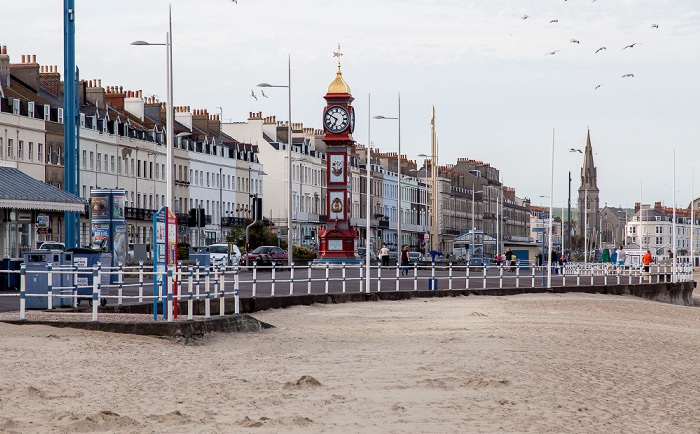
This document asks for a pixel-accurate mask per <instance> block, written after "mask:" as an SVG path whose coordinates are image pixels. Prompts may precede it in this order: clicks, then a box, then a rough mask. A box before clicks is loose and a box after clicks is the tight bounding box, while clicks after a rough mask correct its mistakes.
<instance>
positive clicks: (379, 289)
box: [326, 263, 382, 292]
mask: <svg viewBox="0 0 700 434" xmlns="http://www.w3.org/2000/svg"><path fill="white" fill-rule="evenodd" d="M326 281H328V279H326ZM377 292H382V264H381V263H379V264H377Z"/></svg>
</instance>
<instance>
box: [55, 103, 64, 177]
mask: <svg viewBox="0 0 700 434" xmlns="http://www.w3.org/2000/svg"><path fill="white" fill-rule="evenodd" d="M58 123H59V124H62V123H63V109H62V108H60V107H59V108H58ZM56 164H61V162H60V160H59V161H57V162H56Z"/></svg>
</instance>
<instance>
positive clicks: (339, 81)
mask: <svg viewBox="0 0 700 434" xmlns="http://www.w3.org/2000/svg"><path fill="white" fill-rule="evenodd" d="M328 93H347V94H348V95H349V94H350V93H351V92H350V86H348V84H347V83H346V82H345V80H343V73H341V72H340V65H338V73H337V74H336V76H335V80H333V83H331V84H330V85H329V86H328Z"/></svg>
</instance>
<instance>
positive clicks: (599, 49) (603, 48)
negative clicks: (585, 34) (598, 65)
mask: <svg viewBox="0 0 700 434" xmlns="http://www.w3.org/2000/svg"><path fill="white" fill-rule="evenodd" d="M603 50H607V48H605V47H600V48H598V49H597V50H595V52H596V54H598V52H599V51H603Z"/></svg>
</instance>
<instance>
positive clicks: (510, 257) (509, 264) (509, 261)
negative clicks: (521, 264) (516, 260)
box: [506, 247, 513, 271]
mask: <svg viewBox="0 0 700 434" xmlns="http://www.w3.org/2000/svg"><path fill="white" fill-rule="evenodd" d="M506 267H508V268H507V269H508V271H513V251H512V250H511V249H510V247H508V251H507V252H506Z"/></svg>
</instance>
